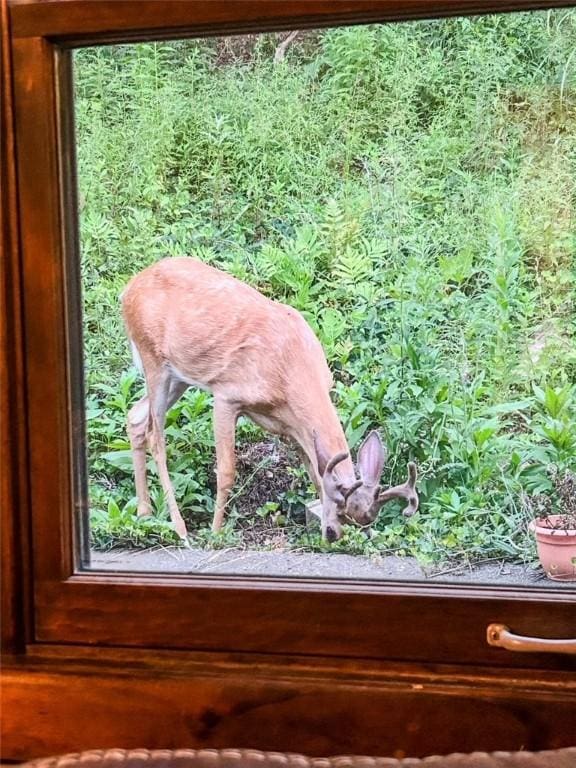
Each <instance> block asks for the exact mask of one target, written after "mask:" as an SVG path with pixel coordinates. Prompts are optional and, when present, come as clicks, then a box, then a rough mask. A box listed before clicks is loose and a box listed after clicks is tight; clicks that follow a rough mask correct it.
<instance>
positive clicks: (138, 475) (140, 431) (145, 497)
mask: <svg viewBox="0 0 576 768" xmlns="http://www.w3.org/2000/svg"><path fill="white" fill-rule="evenodd" d="M149 420H150V401H149V400H148V396H147V395H146V396H145V397H143V398H142V399H140V400H138V402H137V403H136V404H135V405H133V406H132V408H130V410H129V411H128V425H127V431H128V438H129V439H130V447H131V449H132V463H133V465H134V482H135V485H136V497H137V499H138V512H137V514H138V517H148V516H149V515H151V514H152V505H151V504H150V494H149V492H148V481H147V478H146V445H147V442H148V437H147V435H148V429H149V426H148V422H149Z"/></svg>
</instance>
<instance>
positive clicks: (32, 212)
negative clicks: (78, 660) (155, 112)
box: [13, 38, 73, 577]
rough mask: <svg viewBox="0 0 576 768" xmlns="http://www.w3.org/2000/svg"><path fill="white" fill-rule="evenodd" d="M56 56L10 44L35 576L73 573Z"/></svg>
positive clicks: (30, 45)
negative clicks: (51, 566)
mask: <svg viewBox="0 0 576 768" xmlns="http://www.w3.org/2000/svg"><path fill="white" fill-rule="evenodd" d="M59 55H60V52H59V50H58V49H57V48H54V47H53V46H52V45H51V44H50V43H48V42H47V41H46V40H45V39H43V38H26V39H23V40H14V41H13V58H14V82H15V120H16V135H17V136H18V153H17V154H18V158H17V159H18V165H17V170H18V177H19V190H18V191H19V196H18V206H19V214H20V238H21V259H22V273H23V275H24V291H25V298H24V341H25V357H26V361H27V376H26V392H27V402H28V407H27V412H28V419H29V430H28V445H29V472H30V503H31V508H32V512H33V525H32V530H33V555H34V568H35V577H38V576H40V577H42V575H45V574H46V566H45V563H46V560H47V558H48V557H49V553H52V556H54V555H55V553H56V552H58V553H59V554H58V555H57V556H56V557H57V558H58V560H59V561H60V564H59V570H60V572H61V573H66V574H68V573H71V572H72V549H73V547H72V533H71V524H72V521H71V518H72V511H73V494H72V481H71V477H72V471H71V460H70V456H71V449H70V443H71V439H70V435H71V421H72V414H71V413H70V412H69V406H70V402H71V398H70V392H69V383H68V382H69V375H68V371H69V359H68V349H67V344H66V342H67V328H66V320H67V318H68V307H67V306H66V283H67V280H68V275H67V272H66V263H65V259H64V253H63V249H64V244H65V242H66V241H65V240H64V239H63V237H62V217H63V214H62V198H61V189H62V184H61V160H60V152H59V144H58V133H57V117H58V97H57V90H58V89H57V80H56V71H55V70H56V66H57V58H58V56H59ZM40 510H42V511H43V512H45V513H46V514H45V517H43V518H42V517H41V516H40V515H39V514H38V512H39V511H40Z"/></svg>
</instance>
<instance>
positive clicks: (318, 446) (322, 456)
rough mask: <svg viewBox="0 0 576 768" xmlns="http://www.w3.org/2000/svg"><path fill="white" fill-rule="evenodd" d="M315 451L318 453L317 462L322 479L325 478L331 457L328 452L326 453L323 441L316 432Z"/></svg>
mask: <svg viewBox="0 0 576 768" xmlns="http://www.w3.org/2000/svg"><path fill="white" fill-rule="evenodd" d="M314 450H315V451H316V461H317V462H318V472H319V474H320V477H324V473H325V472H326V467H327V465H328V462H329V461H330V456H329V455H328V452H327V451H326V448H325V447H324V444H323V443H322V440H320V437H319V436H318V432H316V430H314Z"/></svg>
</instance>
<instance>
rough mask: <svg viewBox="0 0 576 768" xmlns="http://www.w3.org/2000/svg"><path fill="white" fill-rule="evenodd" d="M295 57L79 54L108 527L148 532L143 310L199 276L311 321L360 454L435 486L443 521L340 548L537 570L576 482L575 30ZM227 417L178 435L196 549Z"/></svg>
mask: <svg viewBox="0 0 576 768" xmlns="http://www.w3.org/2000/svg"><path fill="white" fill-rule="evenodd" d="M275 42H276V41H275V39H274V37H273V36H266V35H263V36H259V37H256V38H249V39H242V38H240V39H237V40H234V39H232V40H229V41H227V42H222V41H186V42H174V43H161V44H138V45H131V46H117V47H112V48H100V49H85V50H81V51H78V52H77V53H76V54H75V76H76V109H77V134H78V165H79V179H80V187H81V204H82V213H81V237H82V259H83V278H84V305H85V344H86V360H87V373H86V375H87V381H88V393H89V394H88V398H89V399H88V419H89V421H88V423H89V441H90V466H91V495H92V504H93V508H94V509H95V510H96V513H95V514H96V522H97V523H99V524H100V525H101V526H102V525H103V526H104V528H105V529H106V526H107V525H110V520H111V519H112V520H116V521H120V523H119V526H120V528H121V527H122V526H123V525H125V524H127V522H128V521H129V519H130V516H131V513H132V511H133V509H134V502H133V494H134V490H133V485H132V480H131V477H130V474H129V472H130V459H129V454H128V444H127V442H126V437H125V432H124V426H123V422H124V418H125V412H126V409H127V407H128V405H129V403H130V402H131V401H132V400H133V399H134V398H135V396H136V395H137V392H138V389H139V387H140V385H141V383H140V382H139V381H137V379H136V376H135V374H134V372H133V371H131V369H130V361H129V355H128V350H127V345H126V343H125V339H124V334H123V330H122V327H121V323H120V318H119V308H118V294H119V293H120V291H121V289H122V287H123V285H124V284H125V282H126V281H127V280H128V279H129V277H130V276H131V275H133V274H134V273H135V272H137V271H138V270H139V269H141V268H143V267H144V266H146V265H147V264H150V263H152V262H153V261H155V260H156V259H158V258H161V257H163V256H166V255H195V256H198V257H199V258H202V259H204V260H206V261H209V262H210V263H213V264H215V265H217V266H219V267H221V268H223V269H225V270H227V271H229V272H231V273H233V274H235V275H236V276H238V277H240V278H242V279H243V280H246V281H248V282H250V283H252V284H254V285H255V286H257V287H258V288H259V289H260V290H261V291H263V292H264V293H266V294H267V295H270V296H272V297H275V298H279V299H282V300H283V301H286V302H288V303H290V304H292V305H293V306H295V307H297V308H298V309H299V310H300V311H301V312H303V313H304V315H305V316H306V317H307V319H308V320H309V322H310V323H311V324H312V326H313V327H314V328H315V330H316V331H317V333H318V335H319V337H320V339H321V341H322V343H323V345H324V348H325V350H326V353H327V356H328V359H329V362H330V364H331V367H332V369H333V370H334V372H335V378H336V382H337V384H336V391H335V399H336V402H337V406H338V409H339V411H340V414H341V417H342V420H343V423H344V425H345V428H346V432H347V436H348V438H349V440H350V444H351V446H352V447H354V446H355V445H357V444H358V442H359V441H360V439H361V438H362V436H363V435H364V434H365V433H366V431H367V430H369V429H371V428H374V427H377V428H379V429H380V430H381V431H382V433H383V435H384V436H385V438H386V441H387V444H388V447H389V453H390V455H389V461H388V466H387V469H386V479H387V480H390V481H395V480H397V479H398V478H399V477H400V476H401V475H402V473H403V471H404V467H405V464H406V461H407V460H408V459H409V458H410V459H415V460H416V461H417V462H418V463H419V465H420V468H421V474H422V480H421V492H422V498H423V502H422V509H421V512H420V513H419V514H418V515H417V516H416V517H415V518H413V519H412V520H410V521H409V522H406V521H404V520H402V519H400V518H399V516H398V513H397V510H394V509H391V510H386V512H385V513H383V514H382V516H381V519H380V521H379V523H378V526H377V527H378V528H379V529H380V533H379V534H378V535H377V536H376V537H375V538H374V539H372V540H371V542H370V543H369V544H366V543H365V542H364V539H363V538H362V539H360V538H358V536H357V534H356V533H355V532H353V531H350V532H349V533H348V536H347V537H346V538H345V540H344V543H343V544H341V545H340V546H341V547H348V548H349V549H351V550H352V551H356V550H357V549H360V550H363V549H366V547H369V548H370V549H371V551H375V550H378V549H380V550H382V549H387V550H389V549H394V550H397V551H403V552H409V553H411V554H415V555H417V556H418V557H420V558H422V559H430V560H433V559H442V558H445V557H447V556H451V555H462V554H464V553H467V554H468V555H471V556H504V557H520V558H526V557H529V556H530V551H531V550H530V543H529V539H528V537H527V536H526V533H525V517H526V509H525V506H526V505H525V497H526V495H530V494H537V493H538V494H539V493H545V494H549V495H553V489H552V479H551V473H550V467H551V466H556V467H558V468H559V469H560V470H561V471H563V470H565V469H569V468H572V469H574V467H575V465H576V391H575V388H574V381H575V374H576V349H575V346H574V336H573V334H574V327H575V322H574V317H575V314H574V305H573V300H574V251H575V245H576V228H575V221H574V201H575V191H576V91H575V86H576V53H575V50H576V48H575V43H576V13H575V12H574V11H571V10H563V11H557V12H556V11H554V12H548V13H530V14H513V15H500V16H487V17H481V18H473V19H449V20H442V21H431V22H418V23H410V24H392V25H384V26H366V27H354V28H345V29H335V30H330V31H326V32H319V33H313V34H311V33H306V34H305V35H302V36H301V38H300V41H299V42H298V41H297V42H296V43H295V44H294V45H293V46H292V47H291V48H290V49H289V50H288V54H287V57H286V59H285V61H284V62H282V63H281V64H274V63H273V50H274V45H275ZM210 418H211V416H210V401H209V398H208V397H207V395H205V394H204V393H194V392H191V393H189V394H188V395H187V396H186V398H184V399H183V400H182V401H181V403H179V404H177V406H175V408H174V410H173V411H172V414H171V416H170V418H169V425H168V428H167V432H168V444H169V445H168V448H169V463H170V467H171V472H172V476H173V478H174V479H175V485H176V493H177V496H178V497H179V499H180V501H181V502H182V506H183V509H184V512H185V513H186V514H187V516H188V518H189V519H190V520H191V522H192V527H193V528H195V527H196V528H198V527H201V526H203V525H205V524H206V522H207V521H208V519H209V516H210V509H211V498H212V491H213V471H212V462H213V445H212V435H211V422H210ZM257 434H258V433H257V430H255V428H252V427H250V426H249V425H244V426H243V427H242V428H241V431H240V443H242V441H245V442H246V441H248V442H249V441H252V440H254V439H256V437H257ZM296 474H297V478H296V481H295V493H294V494H292V496H289V497H288V496H283V497H282V498H281V499H280V502H279V503H280V506H281V507H282V509H284V508H289V509H293V508H294V506H295V505H296V506H297V505H298V501H299V500H301V498H302V493H301V491H302V489H303V488H304V487H305V481H304V480H303V479H302V476H301V474H298V473H296ZM155 500H156V504H157V507H158V509H159V510H162V509H163V499H162V494H161V492H160V490H159V489H158V488H157V487H156V489H155ZM269 501H270V502H271V503H272V504H273V505H275V503H276V502H278V499H275V498H274V499H270V500H269ZM238 515H240V517H242V509H241V508H239V509H238ZM104 538H105V539H106V536H105V535H104ZM303 545H306V546H318V541H317V539H316V538H315V537H307V538H304V539H299V540H298V546H303Z"/></svg>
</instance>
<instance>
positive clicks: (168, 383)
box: [128, 366, 188, 539]
mask: <svg viewBox="0 0 576 768" xmlns="http://www.w3.org/2000/svg"><path fill="white" fill-rule="evenodd" d="M150 368H152V370H150ZM146 388H147V390H148V395H146V397H143V398H142V399H141V400H139V401H138V402H137V403H136V405H134V406H133V407H132V408H131V409H130V412H129V414H128V435H129V437H130V445H131V448H132V460H133V463H134V479H135V484H136V495H137V498H138V515H139V516H145V515H150V514H152V505H151V504H150V495H149V492H148V483H147V479H146V447H147V446H149V447H150V450H151V452H152V456H153V457H154V460H155V462H156V465H157V467H158V474H159V476H160V482H161V484H162V488H163V490H164V494H165V496H166V500H167V503H168V509H169V512H170V519H171V520H172V523H173V525H174V528H175V530H176V532H177V533H178V535H179V536H180V537H181V538H183V539H185V538H186V525H185V523H184V520H183V519H182V515H181V514H180V510H179V509H178V505H177V503H176V498H175V496H174V490H173V488H172V483H171V482H170V476H169V474H168V467H167V465H166V441H165V436H164V424H165V422H166V412H167V411H168V409H169V408H171V407H172V406H173V405H174V403H175V402H176V401H177V400H178V398H179V397H180V396H181V395H182V393H183V392H184V391H185V390H186V389H187V388H188V385H187V384H185V383H184V382H182V381H180V380H178V379H176V378H174V377H173V376H172V375H171V374H170V372H169V371H167V370H166V369H163V368H160V369H157V368H156V369H155V368H153V367H152V366H149V370H148V371H147V375H146Z"/></svg>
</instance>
